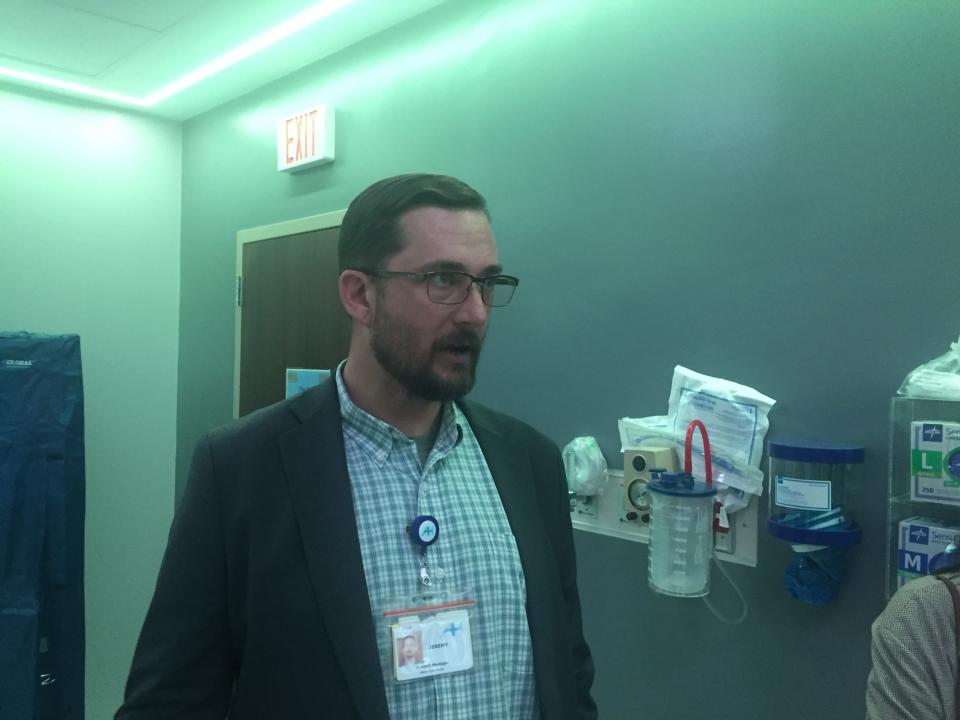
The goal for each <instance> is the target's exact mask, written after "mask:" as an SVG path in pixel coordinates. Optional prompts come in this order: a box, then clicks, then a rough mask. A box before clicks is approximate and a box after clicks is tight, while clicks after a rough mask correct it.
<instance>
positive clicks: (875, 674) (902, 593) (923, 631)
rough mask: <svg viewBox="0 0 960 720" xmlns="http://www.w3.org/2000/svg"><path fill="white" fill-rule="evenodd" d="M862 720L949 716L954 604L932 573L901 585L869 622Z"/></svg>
mask: <svg viewBox="0 0 960 720" xmlns="http://www.w3.org/2000/svg"><path fill="white" fill-rule="evenodd" d="M872 634H873V642H872V645H871V656H872V659H873V667H872V669H871V670H870V675H869V677H868V678H867V697H866V701H867V720H894V719H896V720H940V719H941V718H942V719H943V720H952V719H953V716H954V715H953V713H954V701H955V699H954V677H955V673H956V671H957V647H956V640H955V628H954V619H953V604H952V602H951V599H950V594H949V593H948V592H947V589H946V587H944V585H943V583H942V582H940V581H939V580H937V579H936V578H933V577H926V578H921V579H919V580H914V581H912V582H909V583H907V584H906V585H904V586H903V587H902V588H901V589H900V590H898V591H897V593H896V595H894V596H893V598H891V600H890V603H889V604H888V605H887V607H886V609H885V610H884V611H883V612H882V613H881V614H880V616H879V617H878V618H877V619H876V621H875V622H874V623H873V628H872Z"/></svg>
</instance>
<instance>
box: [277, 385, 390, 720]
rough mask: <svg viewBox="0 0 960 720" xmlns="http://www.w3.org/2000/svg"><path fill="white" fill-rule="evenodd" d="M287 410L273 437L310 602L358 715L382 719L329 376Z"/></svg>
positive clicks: (337, 413) (368, 613)
mask: <svg viewBox="0 0 960 720" xmlns="http://www.w3.org/2000/svg"><path fill="white" fill-rule="evenodd" d="M292 410H293V412H294V414H295V415H297V417H298V419H299V420H300V422H301V424H300V425H299V426H298V427H296V428H294V429H293V430H290V431H288V432H287V433H285V434H283V435H281V436H280V438H279V441H280V452H281V456H282V458H283V466H284V470H285V472H286V476H287V481H288V483H289V487H290V494H291V495H292V497H293V504H294V508H295V512H296V515H297V522H298V524H299V526H300V534H301V537H302V538H303V548H304V554H305V555H306V561H307V570H308V573H309V575H310V579H311V582H312V585H313V591H314V595H315V596H316V599H317V605H318V607H319V609H320V613H321V614H322V616H323V621H324V626H325V627H326V630H327V633H328V634H329V637H330V642H331V644H332V645H333V648H334V653H335V654H336V656H337V659H338V661H339V663H340V667H341V669H342V671H343V676H344V678H346V682H347V685H348V686H349V688H350V692H351V694H352V695H353V699H354V703H355V704H356V707H357V710H358V712H359V715H360V717H362V718H364V720H387V718H388V717H389V713H388V710H387V703H386V693H385V690H384V685H383V673H382V670H381V667H380V658H379V653H378V650H377V639H376V630H375V629H374V625H373V617H372V613H371V610H370V600H369V597H368V594H367V583H366V579H365V577H364V574H363V558H362V557H361V555H360V538H359V533H358V531H357V524H356V520H355V518H354V512H353V495H352V493H351V489H350V476H349V475H348V473H347V461H346V456H345V454H344V449H343V429H342V426H341V421H340V405H339V402H338V399H337V386H336V383H335V382H333V381H328V382H325V383H323V384H322V385H321V386H320V387H319V388H317V389H316V390H312V391H308V392H307V393H304V394H303V395H301V396H300V398H298V401H297V402H294V403H293V405H292Z"/></svg>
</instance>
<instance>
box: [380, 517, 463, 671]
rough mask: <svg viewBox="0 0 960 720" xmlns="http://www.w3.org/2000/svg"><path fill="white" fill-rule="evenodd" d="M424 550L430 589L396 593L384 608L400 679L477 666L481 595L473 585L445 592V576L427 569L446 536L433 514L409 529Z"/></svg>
mask: <svg viewBox="0 0 960 720" xmlns="http://www.w3.org/2000/svg"><path fill="white" fill-rule="evenodd" d="M406 530H407V532H408V533H409V535H410V539H411V540H412V541H413V543H414V545H416V547H418V548H419V549H420V583H421V585H422V586H423V587H424V588H429V589H427V590H423V591H421V592H417V593H414V594H412V596H411V595H405V596H401V597H398V598H391V599H389V600H388V601H387V604H386V608H387V609H386V610H384V612H383V626H384V628H385V629H386V631H387V633H388V635H387V636H388V638H389V639H390V640H389V642H390V646H391V648H392V651H391V652H392V654H393V678H394V679H395V680H396V681H397V682H405V681H408V680H419V679H422V678H427V677H432V676H434V675H445V674H447V673H454V672H462V671H465V670H470V669H471V668H472V667H473V643H472V640H471V634H470V624H471V621H472V619H473V617H474V610H475V608H476V604H477V603H476V600H474V599H473V598H472V597H471V596H470V595H471V593H470V591H469V590H462V591H459V592H457V591H441V590H436V589H434V587H433V586H434V583H435V582H438V581H439V580H440V579H441V578H442V577H443V575H444V572H443V570H442V569H441V568H435V569H434V572H433V574H432V575H431V573H430V571H429V570H428V568H427V548H428V547H430V546H431V545H433V544H434V543H435V542H436V541H437V538H438V537H440V523H439V522H438V521H437V519H436V518H435V517H433V516H432V515H419V516H417V517H416V518H414V520H413V522H412V523H410V525H408V526H407V528H406Z"/></svg>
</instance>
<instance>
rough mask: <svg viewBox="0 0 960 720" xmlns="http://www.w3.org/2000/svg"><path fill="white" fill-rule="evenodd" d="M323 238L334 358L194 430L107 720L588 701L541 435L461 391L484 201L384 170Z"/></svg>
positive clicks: (575, 606)
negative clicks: (411, 649) (330, 239)
mask: <svg viewBox="0 0 960 720" xmlns="http://www.w3.org/2000/svg"><path fill="white" fill-rule="evenodd" d="M339 254H340V270H341V275H340V280H339V288H340V298H341V302H342V304H343V307H344V309H345V310H346V312H347V313H348V314H349V315H350V317H351V319H352V323H353V330H352V335H351V342H350V351H349V355H348V357H347V360H346V361H345V362H344V363H343V364H341V365H340V367H339V368H338V369H337V372H336V375H335V377H334V378H331V380H329V381H327V382H326V383H324V384H322V385H321V386H320V387H318V388H314V389H312V390H309V391H307V392H305V393H303V394H302V395H300V396H298V397H295V398H292V399H290V400H287V401H284V402H281V403H278V404H276V405H273V406H271V407H268V408H264V409H263V410H260V411H257V412H255V413H252V414H251V415H248V416H246V417H244V418H242V419H240V420H238V421H235V422H234V423H232V424H230V425H227V426H226V427H223V428H220V429H218V430H215V431H213V432H211V433H209V434H208V435H206V436H205V437H204V438H203V439H202V440H201V441H200V443H199V444H198V447H197V450H196V453H195V455H194V460H193V465H192V468H191V471H190V477H189V480H188V483H187V487H186V491H185V493H184V497H183V500H182V503H181V505H180V507H179V509H178V512H177V514H176V518H175V520H174V523H173V527H172V529H171V533H170V540H169V544H168V546H167V550H166V553H165V556H164V559H163V564H162V567H161V570H160V576H159V579H158V581H157V588H156V592H155V595H154V598H153V601H152V603H151V605H150V609H149V612H148V614H147V618H146V621H145V623H144V627H143V631H142V633H141V636H140V641H139V643H138V646H137V651H136V654H135V656H134V660H133V666H132V668H131V671H130V677H129V680H128V682H127V690H126V698H125V701H124V704H123V706H122V707H121V708H120V710H119V711H118V712H117V715H116V717H117V718H118V719H122V720H133V719H138V720H147V719H152V718H157V719H159V718H164V719H168V718H177V719H178V720H188V719H193V718H196V719H198V720H199V719H200V718H203V719H205V720H206V719H211V720H212V719H214V718H216V719H217V720H219V719H220V718H225V717H230V718H234V719H236V720H248V719H250V720H252V719H254V718H256V719H258V720H266V719H269V720H283V719H285V718H290V719H291V720H294V719H295V720H301V719H305V718H336V719H337V720H340V719H349V718H363V719H364V720H387V718H391V717H392V718H394V719H400V720H403V719H405V718H418V719H419V718H437V719H442V718H464V717H470V718H484V719H488V718H495V719H496V720H500V719H505V718H517V719H520V718H522V719H523V720H535V719H537V718H543V719H544V720H554V719H557V720H560V719H565V718H570V719H571V720H574V719H577V720H579V719H584V718H596V706H595V705H594V703H593V700H592V698H591V696H590V686H591V684H592V680H593V663H592V660H591V656H590V651H589V649H588V648H587V646H586V643H585V642H584V639H583V634H582V629H581V619H580V602H579V598H578V593H577V585H576V560H575V557H574V549H573V538H572V533H571V528H570V518H569V509H568V505H567V501H566V483H565V480H564V473H563V465H562V463H561V459H560V454H559V451H558V449H557V447H556V445H555V444H554V443H552V442H551V441H550V440H548V439H547V438H546V437H544V436H543V435H541V434H540V433H538V432H536V431H535V430H533V429H532V428H531V427H529V426H527V425H525V424H523V423H521V422H519V421H517V420H515V419H512V418H509V417H507V416H505V415H501V414H499V413H496V412H494V411H492V410H489V409H487V408H484V407H482V406H480V405H478V404H476V403H473V402H471V401H468V400H465V399H463V396H464V395H466V394H467V393H468V392H469V390H470V389H471V387H472V385H473V381H474V374H475V370H476V364H477V358H478V355H479V352H480V348H481V345H482V342H483V337H484V333H485V330H486V324H487V320H488V318H489V313H490V311H491V308H493V307H500V306H503V305H506V304H507V303H508V302H509V301H510V299H511V297H512V296H513V292H514V290H515V289H516V287H517V285H518V280H517V279H516V278H514V277H512V276H509V275H504V274H502V270H501V267H500V264H499V262H498V260H497V252H496V243H495V241H494V238H493V234H492V233H491V231H490V226H489V220H488V215H487V209H486V202H485V201H484V199H483V197H482V196H481V195H480V194H479V193H477V192H476V191H475V190H473V189H472V188H470V187H469V186H467V185H466V184H464V183H462V182H461V181H459V180H456V179H454V178H451V177H447V176H437V175H423V174H418V175H402V176H398V177H393V178H388V179H386V180H382V181H380V182H378V183H375V184H374V185H372V186H371V187H369V188H367V189H366V190H365V191H364V192H363V193H361V194H360V195H359V196H358V197H357V198H356V199H355V200H354V201H353V202H352V203H351V205H350V208H349V209H348V211H347V214H346V216H345V217H344V220H343V225H342V227H341V230H340V247H339ZM410 636H416V637H417V639H418V644H419V642H420V639H421V638H423V641H422V655H423V657H420V656H419V655H418V658H417V662H416V664H415V665H413V666H411V665H410V664H409V663H408V662H406V661H405V662H404V663H403V665H404V667H402V668H401V662H400V661H401V658H399V657H398V655H397V653H398V648H400V647H402V642H403V638H406V637H410Z"/></svg>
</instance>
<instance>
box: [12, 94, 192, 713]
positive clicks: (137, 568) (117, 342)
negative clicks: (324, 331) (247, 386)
mask: <svg viewBox="0 0 960 720" xmlns="http://www.w3.org/2000/svg"><path fill="white" fill-rule="evenodd" d="M180 137H181V132H180V127H179V126H178V125H177V124H175V123H172V122H163V121H160V120H156V119H153V118H145V117H143V116H138V115H135V114H132V113H125V112H121V111H115V110H110V109H105V108H103V107H99V106H96V105H90V104H87V103H83V102H72V101H69V100H64V99H63V98H58V97H51V96H48V95H44V94H40V93H31V92H23V93H21V92H7V91H0V329H2V330H28V331H32V332H44V333H78V334H79V335H80V345H81V352H82V355H83V384H84V411H85V419H86V425H85V431H86V482H87V503H86V561H85V573H84V575H85V578H84V580H85V590H86V620H87V662H86V711H87V714H86V716H87V717H88V718H91V720H93V719H99V718H107V717H112V715H113V711H114V710H116V708H117V706H118V705H119V704H120V699H121V697H122V693H123V683H124V681H125V680H126V678H127V671H128V670H129V668H130V658H131V657H132V656H133V648H134V645H135V643H136V640H137V636H138V634H139V632H140V625H141V624H142V623H143V615H144V612H145V610H146V607H147V603H148V602H149V600H150V596H151V595H152V593H153V586H154V583H155V581H156V577H157V570H158V569H159V567H160V557H161V555H162V553H163V548H164V546H165V544H166V536H167V530H168V528H169V526H170V519H171V518H172V517H173V504H174V488H173V476H174V454H175V449H176V392H177V390H176V384H177V323H178V304H179V288H180V284H179V268H178V265H179V260H180V258H179V252H180V250H179V249H180ZM2 531H3V529H2V528H0V532H2ZM0 642H3V639H2V638H0ZM0 682H2V680H0Z"/></svg>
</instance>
